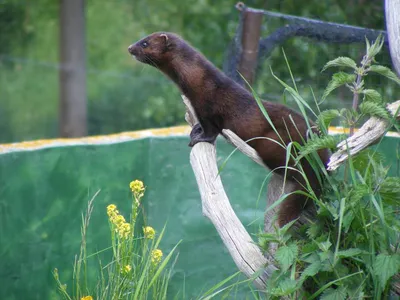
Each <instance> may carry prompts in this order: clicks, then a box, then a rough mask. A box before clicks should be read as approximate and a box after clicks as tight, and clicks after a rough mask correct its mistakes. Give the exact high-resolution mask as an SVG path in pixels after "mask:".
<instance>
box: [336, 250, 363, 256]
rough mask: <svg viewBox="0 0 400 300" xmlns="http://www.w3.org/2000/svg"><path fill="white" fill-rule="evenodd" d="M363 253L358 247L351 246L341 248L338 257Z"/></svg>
mask: <svg viewBox="0 0 400 300" xmlns="http://www.w3.org/2000/svg"><path fill="white" fill-rule="evenodd" d="M360 254H361V250H360V249H358V248H350V249H347V250H341V251H338V252H337V256H338V257H342V258H344V257H353V256H357V255H360Z"/></svg>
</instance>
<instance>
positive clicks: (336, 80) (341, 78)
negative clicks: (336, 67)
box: [321, 72, 356, 102]
mask: <svg viewBox="0 0 400 300" xmlns="http://www.w3.org/2000/svg"><path fill="white" fill-rule="evenodd" d="M355 80H356V75H355V74H348V73H344V72H338V73H335V74H333V76H332V79H331V81H329V83H328V86H327V87H326V89H325V91H324V94H323V95H322V99H321V102H322V101H324V100H325V99H326V97H328V95H329V94H330V93H331V92H332V91H333V90H334V89H337V88H338V87H340V86H342V85H345V84H349V83H352V82H354V81H355Z"/></svg>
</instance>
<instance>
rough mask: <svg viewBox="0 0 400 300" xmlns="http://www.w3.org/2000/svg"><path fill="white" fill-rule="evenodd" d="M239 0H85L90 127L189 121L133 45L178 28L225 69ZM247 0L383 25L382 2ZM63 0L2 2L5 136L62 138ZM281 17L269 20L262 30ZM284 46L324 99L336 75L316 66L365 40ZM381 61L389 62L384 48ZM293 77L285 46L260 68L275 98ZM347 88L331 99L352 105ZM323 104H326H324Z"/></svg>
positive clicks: (175, 94) (303, 85)
mask: <svg viewBox="0 0 400 300" xmlns="http://www.w3.org/2000/svg"><path fill="white" fill-rule="evenodd" d="M235 3H236V0H229V1H211V0H188V1H177V0H175V1H171V0H151V1H148V0H135V1H132V0H129V1H128V0H118V1H116V0H114V1H105V0H96V1H94V0H87V1H86V17H87V19H86V26H87V28H86V45H87V48H86V49H87V68H88V72H87V79H88V80H87V84H88V106H89V124H88V126H89V133H90V134H103V133H112V132H119V131H125V130H135V129H141V128H148V127H162V126H170V125H175V124H179V123H183V122H184V118H183V116H184V107H183V105H182V103H181V100H180V97H179V91H178V89H177V88H176V87H175V86H174V85H173V84H172V83H171V82H170V81H169V80H167V79H166V78H165V77H164V76H163V75H162V74H161V73H160V72H159V71H157V70H156V69H154V68H151V67H149V66H144V65H143V64H140V63H138V62H136V61H133V60H132V59H131V58H130V57H129V55H128V52H127V47H128V46H129V45H130V44H131V43H132V42H134V41H136V40H138V39H140V38H141V37H143V36H145V35H147V34H149V33H151V32H154V31H173V32H177V33H178V34H180V35H182V36H183V37H184V38H185V39H186V40H188V41H189V42H190V43H191V44H193V45H194V46H195V47H196V48H198V49H199V50H200V51H201V52H203V53H204V54H205V55H206V56H207V57H208V58H209V59H210V60H211V61H212V62H213V63H215V64H216V65H217V66H218V67H220V68H221V67H222V65H223V61H224V58H225V53H226V51H227V47H228V46H229V44H230V41H231V39H232V38H233V36H234V34H235V30H236V27H237V25H238V17H239V14H238V12H237V11H236V9H235V8H234V5H235ZM246 5H248V6H252V7H257V8H263V9H268V10H272V11H279V12H282V13H287V14H292V15H298V16H303V17H311V18H317V19H321V20H325V21H331V22H340V23H346V24H351V25H359V26H366V27H370V28H376V29H383V28H384V13H383V4H382V3H381V2H377V1H364V0H347V1H345V0H327V1H318V0H309V1H299V0H285V1H281V0H269V1H260V0H253V1H246ZM58 23H59V20H58V1H54V0H35V1H26V0H3V1H0V31H1V34H0V132H1V133H0V142H12V141H19V140H28V139H37V138H48V137H56V136H57V134H58V85H59V81H58V70H59V67H60V66H59V64H58ZM284 24H285V23H284V21H281V20H278V19H271V18H268V19H265V22H264V28H263V35H264V36H265V35H267V34H268V33H271V32H272V31H273V30H275V29H276V28H278V27H279V26H282V25H284ZM283 48H284V49H285V50H286V54H287V56H288V60H289V62H291V68H292V71H293V72H294V75H295V78H296V80H297V83H298V85H299V87H300V89H301V92H302V93H303V95H304V97H305V98H307V99H309V100H310V102H312V101H313V100H312V97H311V92H310V89H309V86H312V87H313V88H314V91H315V92H316V94H317V96H321V95H322V92H323V87H324V86H326V84H327V82H328V81H329V79H330V74H329V73H322V74H321V73H320V70H321V68H322V66H323V65H324V63H325V62H326V61H328V60H330V59H332V58H334V57H337V56H339V55H347V56H352V57H357V55H361V54H362V53H363V51H364V45H336V44H329V45H328V44H325V43H316V42H314V41H310V40H306V39H301V38H294V39H291V40H289V41H287V42H286V43H285V44H284V45H283ZM384 52H386V53H385V54H383V55H381V57H379V58H378V59H379V60H380V63H381V64H390V59H389V56H388V55H387V51H384ZM269 67H272V69H273V70H274V72H275V73H276V75H277V76H278V77H280V78H282V79H284V80H289V78H290V77H289V74H288V72H287V67H286V65H285V61H284V59H283V55H282V51H281V49H280V48H277V49H275V50H274V52H273V53H272V55H271V57H270V58H269V59H267V60H265V61H264V62H263V63H262V64H261V66H260V72H259V76H258V80H257V82H256V83H255V88H256V90H257V91H258V92H259V93H260V94H262V95H263V97H264V98H267V99H269V100H272V101H286V100H287V104H288V105H293V103H292V102H290V99H283V100H282V89H281V87H280V86H279V85H277V84H276V81H275V80H274V79H273V78H272V76H271V73H270V70H269ZM372 80H375V85H377V86H376V87H375V88H377V89H378V90H379V89H381V90H380V91H381V92H382V91H383V95H384V96H385V97H387V98H388V100H389V101H390V100H391V97H393V96H394V95H393V93H394V92H393V86H392V85H390V83H387V82H386V81H382V83H381V82H380V81H379V80H380V79H378V78H375V79H374V78H372ZM348 98H349V95H348V94H347V92H346V91H345V90H344V89H343V90H339V92H338V94H334V95H332V97H331V98H329V99H328V100H327V101H326V102H325V104H324V105H325V106H328V107H343V106H346V105H348V103H349V101H348V100H347V99H348ZM323 108H326V107H323Z"/></svg>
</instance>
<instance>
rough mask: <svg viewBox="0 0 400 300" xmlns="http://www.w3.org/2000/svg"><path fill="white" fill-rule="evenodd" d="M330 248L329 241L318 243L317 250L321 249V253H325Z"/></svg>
mask: <svg viewBox="0 0 400 300" xmlns="http://www.w3.org/2000/svg"><path fill="white" fill-rule="evenodd" d="M331 246H332V243H331V242H330V241H329V240H326V241H325V242H319V243H318V248H319V249H321V251H323V252H327V251H328V250H329V248H330V247H331Z"/></svg>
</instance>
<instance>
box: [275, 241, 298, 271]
mask: <svg viewBox="0 0 400 300" xmlns="http://www.w3.org/2000/svg"><path fill="white" fill-rule="evenodd" d="M298 251H299V248H298V246H297V244H295V243H290V244H288V245H287V246H281V247H279V249H278V250H277V251H276V253H275V259H276V260H277V261H278V263H279V265H280V266H281V268H282V269H283V271H286V270H287V269H289V267H290V266H291V265H292V264H293V263H294V261H295V260H296V258H297V254H298Z"/></svg>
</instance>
